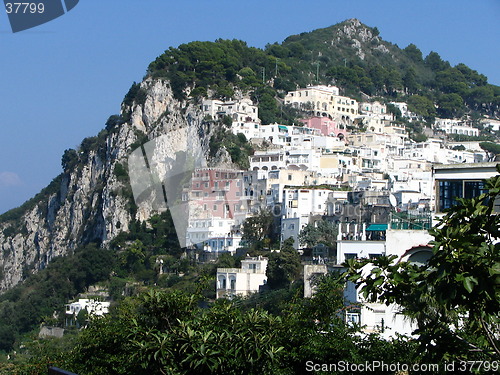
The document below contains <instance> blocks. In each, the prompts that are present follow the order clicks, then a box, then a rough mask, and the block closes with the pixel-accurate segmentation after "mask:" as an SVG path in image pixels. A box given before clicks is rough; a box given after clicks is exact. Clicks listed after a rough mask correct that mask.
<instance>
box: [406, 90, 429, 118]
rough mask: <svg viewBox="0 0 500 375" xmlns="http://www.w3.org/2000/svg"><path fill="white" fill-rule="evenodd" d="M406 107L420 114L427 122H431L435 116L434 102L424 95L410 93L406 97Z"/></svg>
mask: <svg viewBox="0 0 500 375" xmlns="http://www.w3.org/2000/svg"><path fill="white" fill-rule="evenodd" d="M408 109H409V110H410V111H412V112H415V113H416V114H417V115H419V116H422V117H423V118H424V120H426V121H427V123H432V122H433V121H434V117H435V116H436V108H435V107H434V103H433V102H432V100H430V99H429V98H428V97H426V96H422V95H412V96H410V97H409V98H408Z"/></svg>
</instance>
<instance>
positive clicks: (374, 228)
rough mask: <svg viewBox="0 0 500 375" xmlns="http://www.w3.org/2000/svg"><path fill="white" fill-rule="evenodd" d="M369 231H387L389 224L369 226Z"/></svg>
mask: <svg viewBox="0 0 500 375" xmlns="http://www.w3.org/2000/svg"><path fill="white" fill-rule="evenodd" d="M366 230H367V231H374V232H375V231H383V230H387V224H370V225H368V228H366Z"/></svg>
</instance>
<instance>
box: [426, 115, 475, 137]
mask: <svg viewBox="0 0 500 375" xmlns="http://www.w3.org/2000/svg"><path fill="white" fill-rule="evenodd" d="M434 127H435V128H436V129H441V130H443V131H444V132H445V133H446V134H462V135H467V136H476V137H477V136H478V135H479V129H476V128H473V127H472V126H468V125H466V124H465V122H463V121H461V120H457V119H447V118H444V119H443V118H436V120H435V122H434Z"/></svg>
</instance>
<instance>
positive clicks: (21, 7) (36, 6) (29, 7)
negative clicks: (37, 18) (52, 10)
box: [5, 3, 45, 14]
mask: <svg viewBox="0 0 500 375" xmlns="http://www.w3.org/2000/svg"><path fill="white" fill-rule="evenodd" d="M5 10H6V11H7V13H8V14H11V13H15V14H17V13H24V14H26V13H31V14H34V13H43V12H44V11H45V4H44V3H5Z"/></svg>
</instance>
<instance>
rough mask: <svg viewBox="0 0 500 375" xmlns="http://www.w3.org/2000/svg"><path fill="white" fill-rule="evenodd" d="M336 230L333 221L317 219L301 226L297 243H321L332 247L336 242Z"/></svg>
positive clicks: (310, 245)
mask: <svg viewBox="0 0 500 375" xmlns="http://www.w3.org/2000/svg"><path fill="white" fill-rule="evenodd" d="M337 232H338V229H337V227H336V226H335V224H334V223H332V222H330V221H327V220H319V221H317V222H315V223H313V224H307V225H306V226H305V227H304V228H302V230H301V231H300V233H299V243H300V244H301V245H303V246H304V245H305V246H308V247H312V246H314V245H317V244H319V243H323V244H325V245H327V246H329V247H331V248H333V247H335V244H336V240H337Z"/></svg>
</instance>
